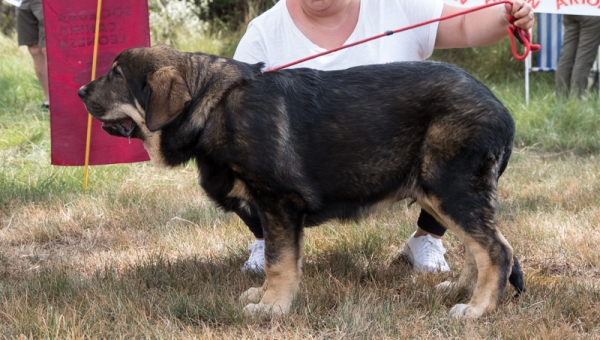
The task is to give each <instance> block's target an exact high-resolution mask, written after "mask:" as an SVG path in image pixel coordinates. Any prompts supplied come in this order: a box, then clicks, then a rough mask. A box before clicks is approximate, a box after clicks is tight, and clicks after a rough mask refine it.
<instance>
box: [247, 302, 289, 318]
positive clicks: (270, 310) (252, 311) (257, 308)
mask: <svg viewBox="0 0 600 340" xmlns="http://www.w3.org/2000/svg"><path fill="white" fill-rule="evenodd" d="M285 313H286V311H284V310H283V308H281V306H277V305H264V304H262V303H257V304H254V303H251V304H248V305H247V306H246V307H244V314H245V315H246V316H250V317H260V316H268V317H272V316H280V315H283V314H285Z"/></svg>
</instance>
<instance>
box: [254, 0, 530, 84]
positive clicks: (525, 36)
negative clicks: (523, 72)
mask: <svg viewBox="0 0 600 340" xmlns="http://www.w3.org/2000/svg"><path fill="white" fill-rule="evenodd" d="M500 4H510V5H512V1H508V0H504V1H498V2H493V3H489V4H485V5H481V6H477V7H472V8H469V9H467V10H464V11H460V12H456V13H454V14H450V15H446V16H443V17H439V18H437V19H431V20H427V21H423V22H420V23H418V24H414V25H410V26H406V27H403V28H399V29H397V30H394V31H386V32H384V33H381V34H378V35H374V36H372V37H370V38H366V39H363V40H359V41H355V42H353V43H350V44H346V45H342V46H339V47H335V48H332V49H330V50H327V51H324V52H321V53H317V54H313V55H311V56H308V57H306V58H302V59H298V60H296V61H292V62H290V63H287V64H284V65H281V66H277V67H273V68H270V69H268V70H265V71H263V73H266V72H273V71H278V70H281V69H283V68H286V67H290V66H293V65H296V64H300V63H302V62H305V61H307V60H310V59H314V58H318V57H320V56H323V55H326V54H329V53H333V52H336V51H339V50H342V49H344V48H348V47H351V46H355V45H359V44H362V43H365V42H367V41H371V40H375V39H378V38H381V37H386V36H388V35H392V34H394V33H398V32H402V31H406V30H410V29H413V28H416V27H420V26H425V25H429V24H431V23H434V22H437V21H442V20H446V19H450V18H454V17H457V16H460V15H465V14H467V13H471V12H475V11H479V10H481V9H484V8H487V7H492V6H496V5H500ZM510 20H512V21H510ZM509 22H510V23H511V25H512V27H508V28H507V30H508V32H509V35H510V38H511V41H510V42H511V46H512V51H513V55H514V56H515V58H516V59H518V60H523V59H525V58H526V57H527V55H528V54H529V52H530V51H538V50H539V49H540V45H532V44H531V42H530V41H531V38H530V36H529V32H527V31H524V30H521V29H519V28H517V27H516V26H515V25H514V19H512V16H510V18H509ZM523 32H524V33H523ZM515 37H516V38H517V40H519V41H520V42H521V43H522V44H523V45H524V46H525V51H524V54H523V55H522V56H521V55H519V54H518V53H517V49H516V47H515V42H514V39H515Z"/></svg>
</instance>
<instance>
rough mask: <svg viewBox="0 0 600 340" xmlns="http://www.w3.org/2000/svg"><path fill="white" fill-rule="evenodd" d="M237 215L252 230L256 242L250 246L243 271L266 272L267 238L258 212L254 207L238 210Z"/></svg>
mask: <svg viewBox="0 0 600 340" xmlns="http://www.w3.org/2000/svg"><path fill="white" fill-rule="evenodd" d="M236 213H237V215H238V216H239V217H240V218H241V219H242V221H244V223H245V224H246V226H247V227H248V229H249V230H250V232H252V234H254V238H255V240H254V242H253V243H252V244H250V245H249V246H248V249H249V250H250V256H249V257H248V260H247V261H246V262H245V263H244V265H243V266H242V272H244V273H248V272H252V273H256V274H264V273H265V240H264V236H263V228H262V224H261V222H260V218H259V217H258V213H257V212H256V211H255V210H254V209H250V211H247V210H242V211H236Z"/></svg>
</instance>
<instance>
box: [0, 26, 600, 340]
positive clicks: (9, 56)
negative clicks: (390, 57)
mask: <svg viewBox="0 0 600 340" xmlns="http://www.w3.org/2000/svg"><path fill="white" fill-rule="evenodd" d="M15 45H16V42H15V40H14V39H11V38H6V37H4V36H2V35H0V60H1V61H2V62H0V337H3V338H32V339H40V338H44V339H45V338H48V339H82V338H103V339H140V338H159V339H174V338H178V339H181V338H183V339H186V338H190V339H191V338H203V339H242V338H248V339H255V338H257V339H264V338H266V339H280V338H281V339H399V338H402V339H403V338H406V339H413V338H443V339H452V338H456V339H459V338H460V339H575V338H577V339H598V338H600V326H599V324H600V284H599V282H600V281H599V280H600V255H599V252H598V250H597V249H598V247H597V245H598V244H600V230H599V229H598V226H599V225H600V171H599V170H600V162H599V160H598V159H597V157H598V151H600V144H599V140H600V138H599V137H600V104H599V103H598V100H597V98H591V99H589V100H588V101H585V102H581V101H575V100H571V101H569V100H557V99H555V98H553V96H552V85H553V83H552V77H551V74H550V75H543V74H536V75H534V78H535V79H534V82H533V89H532V102H531V104H530V105H529V106H525V105H524V100H523V81H522V79H521V78H520V77H519V74H518V72H517V71H515V70H514V69H517V68H521V67H522V64H521V63H518V62H516V61H514V60H510V54H509V53H508V54H506V58H507V60H508V62H507V63H509V64H510V65H512V66H511V67H513V68H514V69H509V70H507V71H506V75H505V76H504V75H503V74H502V72H504V71H498V69H496V70H495V72H496V74H495V75H494V76H493V77H492V78H489V79H488V78H487V77H486V72H485V67H483V68H482V66H477V67H474V68H473V69H472V70H471V71H472V72H473V73H475V74H476V75H477V76H478V77H479V78H480V79H482V80H483V81H484V82H486V84H487V85H488V86H489V87H490V88H491V89H492V90H493V91H494V92H495V93H496V94H497V95H498V97H499V98H500V99H501V100H502V101H503V102H504V103H505V105H506V106H507V107H508V108H509V109H510V110H511V112H512V114H513V116H514V118H515V121H516V123H517V138H516V141H515V145H516V150H515V153H514V155H513V157H512V159H511V162H510V164H509V167H508V169H507V170H506V172H505V174H504V175H503V177H502V178H501V180H500V189H499V215H498V219H499V221H500V225H501V227H502V230H503V233H504V235H505V236H506V238H507V239H508V241H509V242H510V243H511V244H512V245H513V247H514V249H515V252H516V255H517V257H518V258H519V259H520V261H521V264H522V266H523V269H524V272H525V275H526V284H527V291H526V292H525V293H524V294H523V295H522V296H521V297H520V298H518V299H514V298H512V297H511V296H512V294H513V293H514V292H513V290H512V288H510V289H508V290H507V294H506V297H505V298H504V300H503V301H502V303H501V305H500V307H499V309H498V310H497V312H494V313H492V314H491V315H487V316H485V317H483V318H481V319H478V320H471V321H465V320H456V319H452V318H450V317H449V316H448V311H449V309H450V308H451V307H452V306H453V305H454V304H455V303H457V302H458V301H461V300H460V298H455V297H447V296H443V295H440V294H436V293H434V290H433V288H434V286H435V285H436V284H437V283H440V282H442V281H444V280H447V279H451V278H456V277H457V276H458V273H459V272H460V268H461V267H462V260H463V248H462V246H461V245H460V243H459V242H458V240H457V238H456V237H455V236H454V235H451V234H450V235H448V236H447V237H445V238H444V244H445V246H446V248H447V249H448V253H447V254H446V257H447V259H448V262H449V264H450V266H451V268H452V271H451V272H450V273H448V274H444V275H438V276H436V275H423V274H415V273H413V272H412V271H411V268H410V266H409V265H408V264H407V263H406V262H405V261H404V260H403V259H402V258H401V257H399V252H400V250H401V249H402V247H403V245H404V242H405V241H406V240H407V239H408V237H409V236H410V234H411V233H412V232H413V231H414V228H415V223H416V220H417V216H418V209H417V207H415V206H408V205H407V202H399V203H397V204H395V205H394V206H393V207H392V208H391V209H388V210H384V211H380V212H379V213H377V214H375V215H373V216H368V217H366V218H365V219H363V220H361V221H359V222H355V223H338V222H331V223H327V224H325V225H323V226H320V227H318V228H312V229H309V230H307V232H306V241H305V248H304V250H305V254H306V256H305V261H304V263H305V265H304V278H303V282H302V285H301V289H300V293H299V295H298V297H297V300H296V301H295V303H294V305H293V307H292V311H291V313H290V315H288V316H286V317H285V318H276V319H273V320H253V319H246V318H244V317H243V315H242V307H243V305H241V304H240V303H239V302H238V301H237V297H238V296H239V294H241V293H242V292H243V291H245V290H246V289H247V288H249V287H250V286H252V285H254V286H258V285H259V284H261V283H262V278H260V277H258V276H247V275H243V274H242V273H241V271H240V267H241V265H242V264H243V262H244V260H245V259H246V257H247V249H246V246H247V244H248V243H249V242H250V241H251V237H250V233H249V232H248V231H247V229H246V227H245V226H244V225H243V224H242V223H241V222H240V220H239V219H238V218H237V217H236V216H234V215H231V214H225V213H223V212H221V211H219V210H217V209H216V208H215V206H214V204H213V203H211V202H210V201H209V200H208V199H207V198H206V196H205V195H204V194H203V192H202V191H201V189H200V188H199V186H198V185H197V174H196V170H195V168H194V166H193V165H188V166H184V167H179V168H175V169H171V170H168V169H159V168H155V167H153V166H152V165H151V164H149V163H138V164H128V165H115V166H99V167H93V168H91V170H90V184H89V189H88V191H87V192H85V193H84V192H83V191H82V184H81V183H82V177H83V170H82V168H80V167H54V166H51V165H50V154H49V152H50V151H49V149H50V142H49V114H48V112H45V111H42V110H41V109H39V105H40V104H41V102H42V93H41V90H40V88H39V86H38V85H37V81H36V79H35V76H34V73H33V69H32V65H31V61H30V58H29V55H28V54H27V51H26V50H25V49H23V48H17V47H16V46H15ZM474 53H475V52H474ZM477 53H480V52H477ZM481 53H485V51H484V52H481ZM436 57H438V58H442V59H443V58H444V57H448V58H449V59H451V60H453V61H454V59H452V58H453V56H452V54H441V55H438V56H436ZM475 57H476V56H475ZM457 62H458V61H457ZM502 70H505V69H504V68H502ZM486 79H487V80H486Z"/></svg>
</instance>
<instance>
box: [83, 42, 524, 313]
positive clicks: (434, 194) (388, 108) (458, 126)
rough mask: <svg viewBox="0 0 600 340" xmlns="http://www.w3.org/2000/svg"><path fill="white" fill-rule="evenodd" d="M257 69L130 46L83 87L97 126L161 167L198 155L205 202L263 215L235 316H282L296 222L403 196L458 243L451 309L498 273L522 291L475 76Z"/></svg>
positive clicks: (499, 291) (497, 279) (428, 66)
mask: <svg viewBox="0 0 600 340" xmlns="http://www.w3.org/2000/svg"><path fill="white" fill-rule="evenodd" d="M261 67H262V65H261V64H256V65H250V64H246V63H242V62H238V61H235V60H232V59H227V58H222V57H218V56H213V55H207V54H202V53H181V52H178V51H176V50H174V49H171V48H169V47H166V46H156V47H152V48H134V49H129V50H126V51H124V52H122V53H121V54H120V55H119V56H117V57H116V59H115V61H114V63H113V65H112V68H111V70H110V71H109V72H108V73H107V74H106V75H104V76H102V77H100V78H98V79H97V80H95V81H93V82H91V83H90V84H88V85H86V86H84V87H82V88H81V89H80V90H79V96H80V97H81V99H82V100H83V102H84V103H85V106H86V107H87V109H88V111H89V112H90V113H91V114H92V115H93V116H94V117H95V118H97V119H99V120H100V121H102V122H103V123H104V124H103V128H104V130H106V131H107V132H108V133H110V134H112V135H116V136H123V137H128V138H129V137H131V138H139V139H141V140H143V142H144V145H145V147H146V149H147V151H148V153H149V154H150V156H151V158H152V160H153V161H154V162H156V163H158V164H162V165H167V166H176V165H178V164H182V163H184V162H187V161H188V160H190V159H194V160H195V161H196V163H197V165H198V168H199V171H200V182H201V185H202V187H203V188H204V189H205V191H206V192H207V194H208V195H209V196H210V197H211V198H212V199H213V200H214V201H216V203H218V204H219V205H220V206H222V207H223V208H225V209H226V210H229V211H234V212H236V213H237V214H238V215H239V216H240V217H242V218H249V217H252V216H253V215H256V216H257V217H258V218H260V221H261V223H262V225H263V228H264V232H265V238H266V251H265V255H266V261H265V262H266V276H267V279H266V281H265V284H264V285H263V287H262V288H252V289H250V290H248V291H247V292H246V293H244V294H243V295H242V297H244V298H245V299H246V300H247V301H249V302H254V303H256V304H254V303H250V304H248V305H247V306H246V307H245V311H246V312H247V313H249V314H259V313H263V312H267V313H276V314H279V313H286V312H288V311H289V309H290V306H291V303H292V300H293V298H294V295H295V294H296V293H297V291H298V288H299V284H300V276H301V260H302V235H303V228H304V227H309V226H315V225H318V224H320V223H322V222H324V221H326V220H328V219H332V218H341V219H348V218H356V217H359V216H360V215H362V214H364V213H366V212H368V211H369V210H371V208H373V207H374V206H375V205H377V204H378V203H381V202H383V201H388V202H390V201H391V202H393V201H398V200H401V199H405V198H410V199H412V200H414V201H416V202H417V203H418V204H419V205H420V206H421V207H422V208H423V209H425V210H426V211H427V212H429V213H430V214H431V215H432V216H434V217H435V218H436V219H437V220H438V221H439V222H440V223H442V224H443V225H444V226H446V227H447V228H448V229H449V230H451V231H452V232H454V233H455V234H456V235H458V237H459V238H460V240H461V241H462V242H463V243H464V245H465V249H466V262H465V265H464V268H463V270H462V273H461V275H460V277H459V279H458V281H457V283H455V284H445V285H443V287H452V288H454V289H457V290H458V289H460V290H466V291H467V292H470V293H472V298H471V300H470V301H469V303H468V304H457V305H456V306H454V307H453V308H452V309H451V310H450V314H451V315H453V316H457V317H479V316H481V315H482V314H484V313H485V312H489V311H491V310H494V309H495V308H496V306H497V303H498V300H499V299H501V297H502V296H503V293H504V290H505V288H506V285H507V281H510V282H511V283H512V284H513V285H514V286H515V287H516V288H517V290H518V291H521V290H522V289H523V280H522V272H521V270H520V268H519V265H518V263H517V262H516V260H514V257H513V250H512V248H511V246H510V245H509V244H508V242H507V241H506V239H505V238H504V236H502V234H501V233H500V230H499V229H498V225H497V221H496V217H495V210H496V187H497V183H498V177H499V176H500V174H501V173H502V171H503V170H504V169H505V167H506V165H507V162H508V159H509V157H510V154H511V150H512V143H513V136H514V130H515V127H514V122H513V120H512V118H511V116H510V114H509V112H508V110H507V109H506V108H505V107H504V106H503V105H502V104H501V103H500V102H499V101H498V99H496V98H495V97H494V95H493V94H492V93H491V92H490V91H489V90H488V89H487V88H486V87H485V86H484V85H483V84H481V83H480V82H479V81H477V80H476V79H474V78H473V77H472V76H470V75H469V74H467V73H465V72H464V71H462V70H460V69H458V68H456V67H454V66H451V65H448V64H445V63H437V62H403V63H392V64H387V65H374V66H363V67H355V68H350V69H347V70H343V71H329V72H323V71H317V70H312V69H289V70H282V71H277V72H269V73H261ZM509 277H510V279H509Z"/></svg>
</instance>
